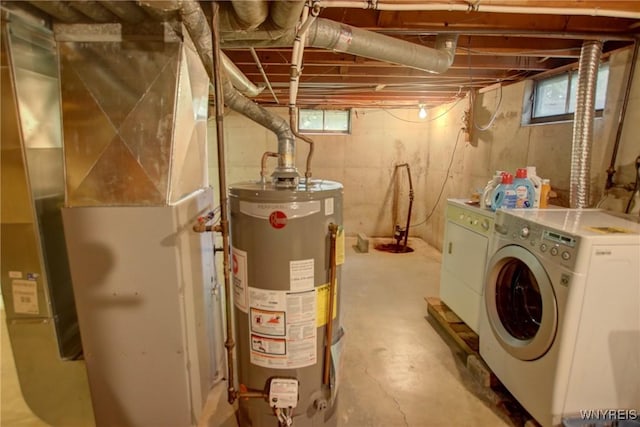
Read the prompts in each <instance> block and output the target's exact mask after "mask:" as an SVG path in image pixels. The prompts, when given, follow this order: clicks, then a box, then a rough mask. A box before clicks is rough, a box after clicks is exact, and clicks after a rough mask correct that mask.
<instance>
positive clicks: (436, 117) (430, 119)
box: [382, 98, 464, 123]
mask: <svg viewBox="0 0 640 427" xmlns="http://www.w3.org/2000/svg"><path fill="white" fill-rule="evenodd" d="M463 99H464V98H458V100H457V101H455V102H454V103H453V104H452V105H451V106H450V107H449V108H447V109H446V110H445V111H443V112H442V113H440V114H438V115H437V116H435V117H430V118H428V119H426V120H407V119H403V118H402V117H398V116H396V115H395V114H393V113H392V112H391V111H389V110H387V109H385V108H382V111H384V112H385V113H387V114H388V115H390V116H391V117H393V118H394V119H397V120H400V121H403V122H407V123H429V122H432V121H434V120H437V119H439V118H440V117H442V116H444V115H446V114H447V113H449V112H450V111H451V110H453V108H454V107H455V106H456V105H458V104H459V103H460V101H462V100H463Z"/></svg>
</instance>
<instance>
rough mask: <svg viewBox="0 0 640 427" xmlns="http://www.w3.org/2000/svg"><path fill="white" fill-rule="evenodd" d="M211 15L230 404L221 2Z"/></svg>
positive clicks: (230, 332) (230, 334)
mask: <svg viewBox="0 0 640 427" xmlns="http://www.w3.org/2000/svg"><path fill="white" fill-rule="evenodd" d="M212 8H213V15H212V17H211V28H212V32H211V38H212V41H213V86H214V89H215V93H214V100H215V112H216V139H217V142H218V144H217V146H218V147H217V148H218V185H219V191H220V228H221V231H222V248H223V251H222V259H223V261H222V265H223V272H224V294H225V312H226V326H227V327H226V332H227V339H226V340H225V342H224V346H225V348H226V349H227V371H228V378H227V401H228V402H229V403H233V402H234V401H235V400H236V397H237V391H236V390H235V388H234V382H235V380H234V372H233V348H234V347H235V342H234V340H233V328H232V321H233V311H232V310H231V301H230V297H231V280H230V277H229V265H230V263H229V253H230V250H229V220H228V214H227V177H226V168H225V159H224V128H223V125H224V123H223V118H224V96H223V94H222V77H221V73H220V67H221V66H222V62H221V59H220V37H219V35H218V12H219V9H220V5H219V4H218V2H213V4H212Z"/></svg>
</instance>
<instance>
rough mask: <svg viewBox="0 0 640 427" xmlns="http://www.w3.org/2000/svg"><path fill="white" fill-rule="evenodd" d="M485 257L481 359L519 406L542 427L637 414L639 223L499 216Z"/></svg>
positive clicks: (586, 212) (601, 216)
mask: <svg viewBox="0 0 640 427" xmlns="http://www.w3.org/2000/svg"><path fill="white" fill-rule="evenodd" d="M489 256H490V258H489V261H488V262H487V270H486V275H485V294H484V306H483V310H482V313H481V314H482V316H481V322H480V334H479V335H480V355H481V356H482V358H483V359H484V360H485V362H486V363H487V364H488V365H489V367H490V368H491V370H492V371H493V372H494V373H495V374H496V376H497V377H498V378H499V379H500V381H501V382H502V383H503V384H504V386H505V387H506V388H507V389H508V390H509V391H510V392H511V393H512V394H513V395H514V397H515V398H516V399H517V400H518V401H519V402H520V403H521V404H522V406H523V407H524V408H525V409H526V410H527V411H529V413H530V414H531V415H532V416H533V417H534V418H535V419H536V420H537V421H538V422H540V423H541V424H542V425H544V426H552V425H559V424H560V423H561V422H562V418H563V417H567V418H569V417H580V416H582V417H588V416H594V414H604V413H605V412H604V411H607V410H614V409H615V410H618V409H620V410H622V411H621V412H620V414H623V415H622V416H624V414H627V415H631V416H632V415H633V414H636V415H637V414H638V411H639V410H640V224H637V223H635V222H631V221H628V220H625V219H621V218H618V217H614V216H612V215H610V214H607V213H605V212H604V211H600V210H591V209H582V210H578V209H539V210H531V209H516V210H499V211H498V212H497V215H496V219H495V225H494V232H493V234H492V236H491V241H490V249H489ZM588 411H593V412H588ZM598 411H600V412H598Z"/></svg>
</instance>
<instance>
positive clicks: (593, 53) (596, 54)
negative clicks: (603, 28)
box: [569, 40, 602, 208]
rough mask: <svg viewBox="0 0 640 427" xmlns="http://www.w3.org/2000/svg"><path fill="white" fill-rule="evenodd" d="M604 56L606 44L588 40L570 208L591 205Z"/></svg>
mask: <svg viewBox="0 0 640 427" xmlns="http://www.w3.org/2000/svg"><path fill="white" fill-rule="evenodd" d="M601 54H602V42H601V41H596V40H589V41H585V42H584V43H583V44H582V50H581V52H580V65H579V68H578V93H577V99H576V112H575V114H574V119H573V144H572V148H571V186H570V190H569V191H570V193H569V197H570V206H571V207H572V208H586V207H588V206H589V193H590V179H591V178H590V176H589V175H590V174H589V171H590V169H591V145H592V144H593V118H594V114H595V100H596V82H597V80H598V67H599V65H600V55H601Z"/></svg>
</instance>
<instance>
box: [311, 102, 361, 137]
mask: <svg viewBox="0 0 640 427" xmlns="http://www.w3.org/2000/svg"><path fill="white" fill-rule="evenodd" d="M302 111H321V112H322V129H304V128H303V127H302V114H300V113H301V112H302ZM327 111H344V112H345V113H346V117H347V129H346V130H331V129H327V128H326V120H325V117H326V115H325V112H327ZM351 118H352V109H351V108H335V109H329V108H300V109H299V110H298V131H299V132H300V133H302V134H306V135H351Z"/></svg>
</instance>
